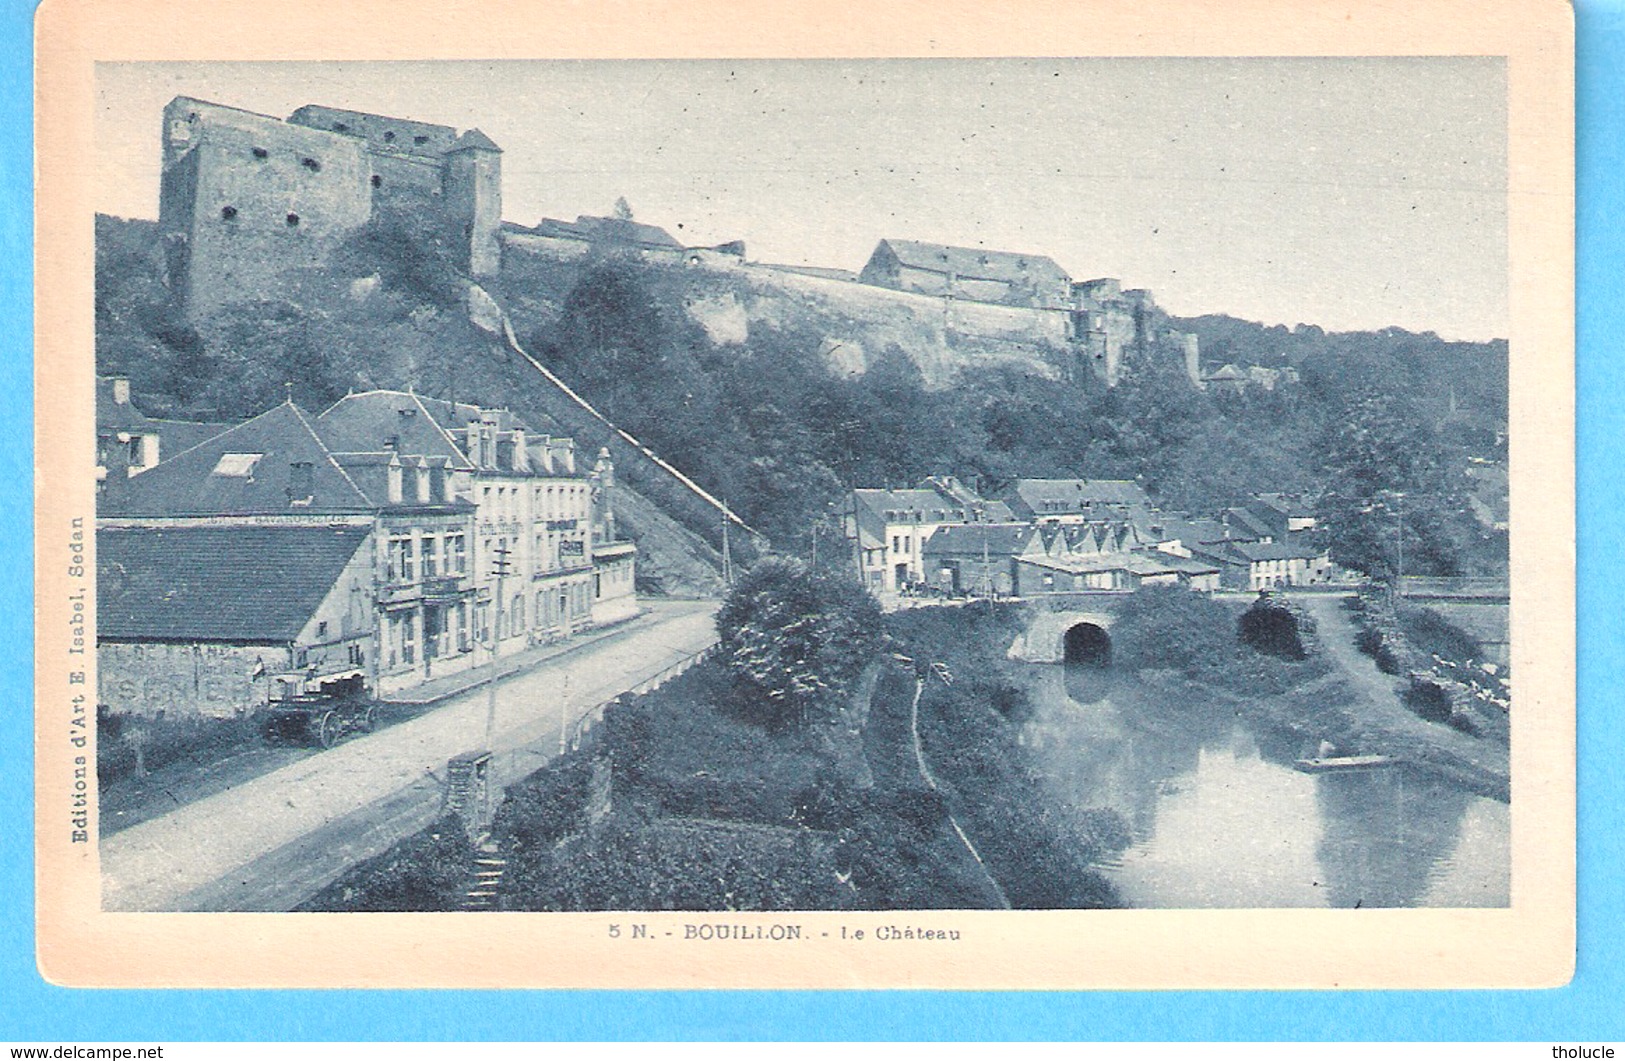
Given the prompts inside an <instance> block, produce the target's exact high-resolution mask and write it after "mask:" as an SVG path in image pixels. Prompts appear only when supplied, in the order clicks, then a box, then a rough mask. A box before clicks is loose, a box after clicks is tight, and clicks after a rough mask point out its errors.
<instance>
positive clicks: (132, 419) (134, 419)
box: [96, 376, 158, 435]
mask: <svg viewBox="0 0 1625 1061" xmlns="http://www.w3.org/2000/svg"><path fill="white" fill-rule="evenodd" d="M96 430H97V431H99V432H101V433H103V434H112V433H114V432H116V431H124V432H126V433H128V434H132V435H150V434H153V433H155V432H156V431H157V430H158V429H157V428H156V427H155V426H153V421H152V418H151V417H149V416H147V414H145V413H143V412H142V411H141V410H140V409H137V408H136V407H135V405H134V403H133V402H117V401H114V400H113V379H112V377H110V376H97V377H96Z"/></svg>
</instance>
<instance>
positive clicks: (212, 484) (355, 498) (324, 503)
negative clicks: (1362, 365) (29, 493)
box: [104, 402, 377, 516]
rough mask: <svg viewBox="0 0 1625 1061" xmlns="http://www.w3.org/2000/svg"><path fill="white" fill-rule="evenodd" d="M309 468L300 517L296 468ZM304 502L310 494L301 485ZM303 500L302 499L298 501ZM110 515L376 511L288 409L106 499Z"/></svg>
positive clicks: (306, 423)
mask: <svg viewBox="0 0 1625 1061" xmlns="http://www.w3.org/2000/svg"><path fill="white" fill-rule="evenodd" d="M295 464H308V465H309V466H310V475H311V480H310V483H309V484H308V488H309V492H310V496H311V497H313V498H314V500H313V502H312V503H311V504H308V505H301V506H299V507H298V508H297V509H296V508H295V507H294V506H293V505H292V504H291V503H290V502H291V501H292V500H294V498H293V496H292V490H293V482H292V479H293V466H294V465H295ZM300 492H301V494H304V493H306V492H307V490H306V486H305V484H301V488H300ZM301 499H302V498H301ZM104 500H105V502H106V509H107V511H106V512H105V513H104V514H106V515H123V516H227V515H230V516H240V515H266V514H272V513H287V512H290V511H299V512H306V513H310V512H357V511H370V510H372V509H374V508H376V507H377V505H376V504H375V503H374V501H373V499H371V498H369V497H368V496H367V495H366V494H365V493H364V492H363V491H362V490H361V489H360V487H358V486H357V485H356V484H355V481H354V480H352V479H351V478H350V477H349V476H348V475H347V474H345V472H344V470H343V469H342V468H340V467H339V466H338V464H337V463H336V462H335V461H334V460H333V458H332V455H331V454H330V453H329V452H328V449H327V446H326V445H325V444H324V443H323V441H322V439H321V438H320V437H319V436H318V435H317V433H316V429H315V428H314V427H313V426H312V425H311V422H310V420H309V418H308V417H307V416H306V415H305V414H304V413H303V412H302V411H300V409H299V408H298V406H296V405H294V404H293V403H292V402H283V403H282V404H281V405H278V406H277V407H275V408H274V409H271V410H269V411H268V412H264V413H261V414H260V415H259V416H256V417H254V419H252V420H250V421H248V422H247V423H244V424H238V425H237V426H236V427H234V428H231V429H230V430H228V431H224V432H222V433H220V434H218V435H216V436H215V437H214V438H211V439H209V440H208V441H206V442H204V443H202V444H200V445H197V446H194V447H192V448H191V449H189V450H187V451H185V452H184V453H180V454H177V455H176V456H174V457H172V458H170V459H169V460H166V461H164V462H162V463H161V464H158V465H156V466H154V467H152V468H150V469H148V470H147V471H145V472H142V473H141V474H140V475H138V476H136V477H135V478H133V479H131V480H130V481H129V483H128V485H127V486H126V487H125V488H124V489H121V490H120V491H119V492H118V494H117V496H114V495H111V494H110V495H108V497H107V498H105V499H104Z"/></svg>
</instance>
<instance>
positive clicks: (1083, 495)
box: [1004, 479, 1151, 516]
mask: <svg viewBox="0 0 1625 1061" xmlns="http://www.w3.org/2000/svg"><path fill="white" fill-rule="evenodd" d="M1004 496H1005V497H1006V498H1007V499H1010V498H1014V499H1019V500H1020V501H1021V502H1022V503H1024V504H1025V505H1026V506H1027V507H1028V508H1030V509H1031V510H1032V511H1033V513H1034V514H1035V515H1039V516H1042V515H1045V514H1049V513H1055V512H1082V511H1084V510H1085V509H1086V508H1089V507H1092V506H1095V505H1112V506H1123V507H1128V508H1149V507H1150V505H1151V501H1150V499H1149V498H1147V497H1146V496H1145V491H1144V490H1143V489H1141V488H1140V484H1139V483H1136V482H1134V481H1133V480H1131V479H1017V480H1016V481H1015V482H1014V483H1011V484H1010V486H1008V487H1006V488H1005V490H1004Z"/></svg>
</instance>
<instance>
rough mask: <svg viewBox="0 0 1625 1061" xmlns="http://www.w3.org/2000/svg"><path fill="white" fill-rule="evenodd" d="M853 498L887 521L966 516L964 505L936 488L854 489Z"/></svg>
mask: <svg viewBox="0 0 1625 1061" xmlns="http://www.w3.org/2000/svg"><path fill="white" fill-rule="evenodd" d="M852 498H853V500H854V502H856V503H857V504H860V505H862V506H863V507H865V508H867V509H869V510H870V511H871V512H873V513H874V514H875V515H877V516H879V517H880V518H881V519H883V520H885V521H886V522H887V523H942V522H947V521H950V520H951V521H954V522H963V521H964V519H965V509H964V506H962V505H960V504H959V502H957V501H955V500H954V499H953V498H950V497H946V496H944V495H943V494H942V493H940V492H938V491H936V490H923V489H911V490H875V489H863V490H854V491H852ZM916 515H917V517H918V518H916Z"/></svg>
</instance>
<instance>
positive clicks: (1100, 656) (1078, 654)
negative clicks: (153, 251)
mask: <svg viewBox="0 0 1625 1061" xmlns="http://www.w3.org/2000/svg"><path fill="white" fill-rule="evenodd" d="M1063 645H1064V655H1063V658H1064V659H1065V660H1066V662H1067V663H1069V664H1075V665H1081V666H1085V667H1106V666H1109V665H1110V664H1111V661H1112V639H1111V636H1110V635H1109V634H1107V633H1106V630H1105V628H1104V627H1101V626H1097V625H1096V624H1094V623H1079V624H1077V625H1076V626H1074V627H1072V628H1071V629H1069V630H1067V632H1066V639H1065V641H1064V642H1063Z"/></svg>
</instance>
